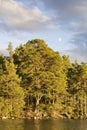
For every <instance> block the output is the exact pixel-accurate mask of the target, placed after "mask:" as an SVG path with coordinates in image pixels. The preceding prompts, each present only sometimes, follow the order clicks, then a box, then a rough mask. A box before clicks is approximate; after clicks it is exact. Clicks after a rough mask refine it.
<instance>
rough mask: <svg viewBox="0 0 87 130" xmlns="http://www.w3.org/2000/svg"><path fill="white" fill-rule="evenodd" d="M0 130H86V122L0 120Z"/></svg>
mask: <svg viewBox="0 0 87 130" xmlns="http://www.w3.org/2000/svg"><path fill="white" fill-rule="evenodd" d="M0 130H87V120H0Z"/></svg>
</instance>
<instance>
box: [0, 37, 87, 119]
mask: <svg viewBox="0 0 87 130" xmlns="http://www.w3.org/2000/svg"><path fill="white" fill-rule="evenodd" d="M7 50H8V51H9V57H5V56H4V55H0V117H8V118H11V117H20V116H25V117H26V116H29V118H32V117H33V118H34V117H39V118H43V117H47V118H48V117H52V118H58V117H63V118H74V119H75V118H87V64H86V63H84V62H83V63H81V64H79V63H77V62H75V63H71V61H70V59H69V56H66V55H64V56H62V57H61V56H60V54H59V52H55V51H53V50H52V49H51V48H49V47H48V46H47V45H46V44H45V42H44V41H43V40H40V39H35V40H31V41H28V42H27V43H26V44H24V45H20V46H19V47H18V48H16V50H15V51H13V47H12V43H9V45H8V48H7Z"/></svg>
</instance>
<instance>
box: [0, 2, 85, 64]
mask: <svg viewBox="0 0 87 130" xmlns="http://www.w3.org/2000/svg"><path fill="white" fill-rule="evenodd" d="M86 12H87V0H0V52H5V49H6V48H7V46H8V43H9V42H12V43H13V46H14V48H16V47H17V46H19V45H20V44H24V43H26V42H27V41H28V40H32V39H35V38H39V39H43V40H45V42H46V43H47V44H48V45H49V47H51V48H53V49H54V50H55V51H59V52H60V53H61V54H66V55H69V56H70V58H71V60H76V59H77V61H85V62H87V13H86Z"/></svg>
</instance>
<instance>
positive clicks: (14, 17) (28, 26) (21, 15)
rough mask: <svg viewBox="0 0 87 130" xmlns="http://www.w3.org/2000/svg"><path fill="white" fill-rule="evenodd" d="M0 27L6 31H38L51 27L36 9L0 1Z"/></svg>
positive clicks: (11, 0)
mask: <svg viewBox="0 0 87 130" xmlns="http://www.w3.org/2000/svg"><path fill="white" fill-rule="evenodd" d="M0 19H1V20H0V27H1V28H3V29H7V30H9V31H10V30H13V29H14V30H24V31H39V30H41V29H46V28H48V27H50V26H52V25H53V23H52V21H51V18H50V17H49V16H47V15H45V14H44V13H43V12H42V11H41V10H40V9H39V8H38V7H36V6H33V7H27V6H25V5H24V4H23V3H22V2H17V1H15V0H0Z"/></svg>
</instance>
